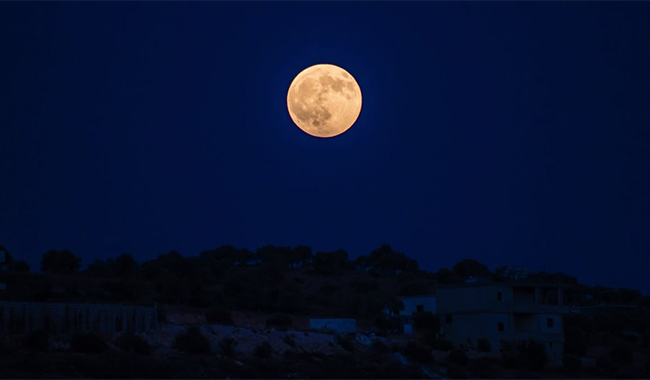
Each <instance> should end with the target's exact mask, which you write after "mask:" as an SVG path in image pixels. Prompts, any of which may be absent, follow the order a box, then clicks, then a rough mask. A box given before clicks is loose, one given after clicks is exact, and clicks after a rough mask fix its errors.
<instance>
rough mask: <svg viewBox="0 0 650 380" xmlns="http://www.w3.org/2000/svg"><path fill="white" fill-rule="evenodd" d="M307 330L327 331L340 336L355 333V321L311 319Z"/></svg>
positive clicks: (347, 319) (346, 319) (351, 319)
mask: <svg viewBox="0 0 650 380" xmlns="http://www.w3.org/2000/svg"><path fill="white" fill-rule="evenodd" d="M309 328H311V329H314V330H329V331H333V332H337V333H341V334H345V333H353V332H356V331H357V320H356V319H354V318H318V319H316V318H312V319H310V320H309Z"/></svg>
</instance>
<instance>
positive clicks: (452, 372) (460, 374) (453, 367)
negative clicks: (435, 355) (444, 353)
mask: <svg viewBox="0 0 650 380" xmlns="http://www.w3.org/2000/svg"><path fill="white" fill-rule="evenodd" d="M447 377H449V378H450V379H467V370H466V369H465V368H464V367H463V366H461V365H458V364H454V363H451V364H450V365H449V367H447Z"/></svg>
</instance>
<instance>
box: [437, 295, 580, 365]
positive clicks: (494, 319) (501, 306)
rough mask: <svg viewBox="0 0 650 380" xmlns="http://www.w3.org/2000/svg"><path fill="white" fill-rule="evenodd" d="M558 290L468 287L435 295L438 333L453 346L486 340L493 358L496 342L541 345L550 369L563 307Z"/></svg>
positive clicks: (559, 351)
mask: <svg viewBox="0 0 650 380" xmlns="http://www.w3.org/2000/svg"><path fill="white" fill-rule="evenodd" d="M563 293H564V289H563V287H561V286H558V285H538V284H511V283H510V284H506V283H473V284H460V285H449V286H441V287H440V288H439V289H438V290H437V292H436V298H437V309H438V315H439V316H440V323H441V329H442V334H443V335H444V336H445V337H446V338H448V339H449V340H451V341H452V342H453V343H454V344H468V343H476V341H477V340H478V339H487V340H488V341H489V342H490V346H491V349H492V352H493V353H499V352H500V348H501V342H502V341H512V342H517V341H523V340H528V339H530V338H532V339H535V340H536V341H539V342H542V343H543V344H544V345H545V347H546V351H547V353H548V355H549V359H550V364H551V365H561V363H562V355H563V353H564V332H563V315H564V314H566V313H567V312H568V311H569V306H568V305H566V304H565V302H564V300H563Z"/></svg>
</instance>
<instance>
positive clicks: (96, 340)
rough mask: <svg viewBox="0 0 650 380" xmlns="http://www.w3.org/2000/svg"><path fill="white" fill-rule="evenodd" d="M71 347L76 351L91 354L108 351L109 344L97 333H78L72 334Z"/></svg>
mask: <svg viewBox="0 0 650 380" xmlns="http://www.w3.org/2000/svg"><path fill="white" fill-rule="evenodd" d="M70 348H71V349H72V351H75V352H81V353H87V354H91V353H100V352H104V351H106V350H107V349H108V345H107V344H106V342H104V341H103V340H102V339H101V338H100V337H99V336H97V335H96V334H93V333H78V334H74V335H73V336H72V341H71V342H70Z"/></svg>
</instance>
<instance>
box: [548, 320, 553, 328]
mask: <svg viewBox="0 0 650 380" xmlns="http://www.w3.org/2000/svg"><path fill="white" fill-rule="evenodd" d="M553 322H554V321H553V318H546V327H548V328H551V327H553Z"/></svg>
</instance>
